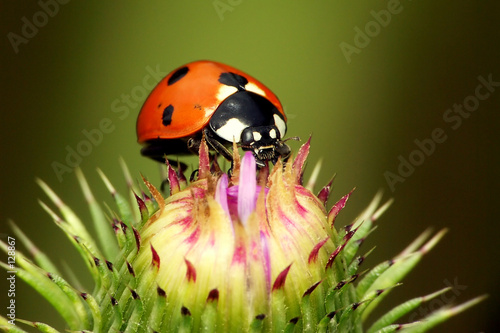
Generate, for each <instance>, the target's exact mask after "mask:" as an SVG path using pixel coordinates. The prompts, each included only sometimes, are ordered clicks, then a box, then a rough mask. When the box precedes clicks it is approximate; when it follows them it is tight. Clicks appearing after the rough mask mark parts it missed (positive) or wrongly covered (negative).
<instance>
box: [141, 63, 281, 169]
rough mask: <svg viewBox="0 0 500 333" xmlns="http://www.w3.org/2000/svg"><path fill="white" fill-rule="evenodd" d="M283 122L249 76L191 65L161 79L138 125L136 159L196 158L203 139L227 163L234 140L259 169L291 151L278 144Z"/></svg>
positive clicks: (268, 94) (277, 106)
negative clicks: (191, 155) (139, 146)
mask: <svg viewBox="0 0 500 333" xmlns="http://www.w3.org/2000/svg"><path fill="white" fill-rule="evenodd" d="M285 133H286V116H285V113H284V111H283V106H282V105H281V103H280V101H279V100H278V97H276V95H274V94H273V92H272V91H271V90H269V89H268V88H267V87H266V86H264V85H263V84H262V83H260V82H259V81H257V80H256V79H254V78H253V77H251V76H250V75H248V74H246V73H244V72H242V71H240V70H238V69H236V68H233V67H231V66H228V65H224V64H222V63H218V62H214V61H195V62H192V63H189V64H186V65H184V66H182V67H180V68H178V69H176V70H174V71H173V72H171V73H170V74H168V75H167V76H166V77H165V78H163V79H162V80H161V81H160V82H159V83H158V85H157V86H156V87H155V88H154V89H153V91H152V92H151V94H150V95H149V96H148V98H147V99H146V102H145V103H144V105H143V106H142V109H141V112H140V113H139V117H138V119H137V137H138V142H139V143H141V144H143V145H144V148H142V150H141V153H142V154H143V155H144V156H148V157H151V158H153V159H155V160H158V161H162V162H163V161H164V160H165V159H164V156H165V155H171V154H187V153H198V148H199V146H200V142H201V139H202V137H203V136H204V137H205V140H206V141H207V143H208V144H209V147H211V148H212V149H213V150H215V151H217V152H218V153H220V154H221V155H222V156H224V157H225V158H226V159H228V160H230V161H231V160H232V154H231V153H230V152H229V150H228V149H227V147H229V146H230V145H232V143H233V140H234V141H235V142H236V143H237V144H238V145H239V146H240V147H241V148H242V149H243V150H248V151H251V152H253V154H254V155H255V158H256V160H257V164H258V165H260V166H263V165H265V162H266V161H268V160H270V161H271V162H273V163H276V161H277V160H278V158H279V157H282V158H284V159H286V158H287V157H288V156H289V155H290V148H289V147H288V145H286V144H285V143H284V141H283V140H282V138H283V136H284V135H285Z"/></svg>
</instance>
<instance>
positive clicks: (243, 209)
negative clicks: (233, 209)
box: [238, 152, 257, 225]
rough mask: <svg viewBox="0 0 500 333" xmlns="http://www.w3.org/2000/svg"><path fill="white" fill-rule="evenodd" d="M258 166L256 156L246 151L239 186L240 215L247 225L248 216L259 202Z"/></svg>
mask: <svg viewBox="0 0 500 333" xmlns="http://www.w3.org/2000/svg"><path fill="white" fill-rule="evenodd" d="M256 177H257V166H256V165H255V157H254V156H253V154H252V153H251V152H246V153H245V156H243V160H242V161H241V168H240V181H239V186H238V216H239V218H240V221H241V222H242V223H243V224H244V225H245V222H246V221H247V219H248V216H250V214H251V213H252V212H253V211H254V210H255V206H256V204H257V200H256V191H257V178H256Z"/></svg>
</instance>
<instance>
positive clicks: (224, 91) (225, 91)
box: [217, 84, 238, 102]
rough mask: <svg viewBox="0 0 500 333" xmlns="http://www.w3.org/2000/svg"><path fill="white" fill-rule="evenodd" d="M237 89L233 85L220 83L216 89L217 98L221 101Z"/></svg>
mask: <svg viewBox="0 0 500 333" xmlns="http://www.w3.org/2000/svg"><path fill="white" fill-rule="evenodd" d="M237 91H238V88H236V87H233V86H226V85H225V84H222V85H221V86H220V87H219V90H218V91H217V100H219V101H221V102H222V101H223V100H225V99H226V98H228V97H229V96H231V95H232V94H234V93H235V92H237Z"/></svg>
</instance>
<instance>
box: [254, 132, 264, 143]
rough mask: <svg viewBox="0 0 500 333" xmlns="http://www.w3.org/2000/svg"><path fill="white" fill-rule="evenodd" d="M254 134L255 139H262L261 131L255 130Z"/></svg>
mask: <svg viewBox="0 0 500 333" xmlns="http://www.w3.org/2000/svg"><path fill="white" fill-rule="evenodd" d="M252 134H253V140H254V141H260V139H262V135H261V134H260V133H259V132H253V133H252Z"/></svg>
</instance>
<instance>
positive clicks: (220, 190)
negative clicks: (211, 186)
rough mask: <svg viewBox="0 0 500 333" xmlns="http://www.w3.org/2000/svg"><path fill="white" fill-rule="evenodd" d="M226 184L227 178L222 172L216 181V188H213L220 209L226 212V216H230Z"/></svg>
mask: <svg viewBox="0 0 500 333" xmlns="http://www.w3.org/2000/svg"><path fill="white" fill-rule="evenodd" d="M227 185H228V178H227V175H226V174H223V175H222V176H221V177H220V178H219V182H218V183H217V188H216V189H215V200H217V202H218V203H219V204H220V205H221V207H222V209H224V211H225V212H226V214H227V216H228V217H230V216H231V214H230V213H229V207H228V204H227Z"/></svg>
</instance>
